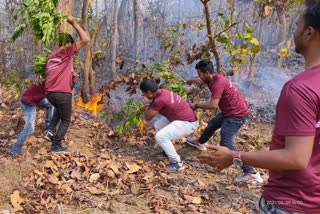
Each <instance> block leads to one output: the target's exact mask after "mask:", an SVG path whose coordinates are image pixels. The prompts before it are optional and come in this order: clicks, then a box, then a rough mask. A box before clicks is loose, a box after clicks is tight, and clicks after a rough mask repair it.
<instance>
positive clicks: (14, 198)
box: [10, 190, 27, 212]
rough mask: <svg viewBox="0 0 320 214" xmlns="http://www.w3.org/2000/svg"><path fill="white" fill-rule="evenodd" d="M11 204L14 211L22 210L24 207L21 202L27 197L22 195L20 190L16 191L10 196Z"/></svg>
mask: <svg viewBox="0 0 320 214" xmlns="http://www.w3.org/2000/svg"><path fill="white" fill-rule="evenodd" d="M10 200H11V204H12V206H13V210H12V211H13V212H18V211H22V210H23V207H22V206H21V204H22V203H23V202H25V201H26V200H27V198H26V197H23V198H22V197H20V192H19V191H18V190H16V191H14V192H13V193H12V195H11V196H10Z"/></svg>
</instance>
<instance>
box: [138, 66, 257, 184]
mask: <svg viewBox="0 0 320 214" xmlns="http://www.w3.org/2000/svg"><path fill="white" fill-rule="evenodd" d="M195 68H196V70H197V73H198V77H199V78H195V79H189V80H188V81H187V84H193V83H195V84H197V85H204V84H207V86H208V88H209V90H210V92H211V100H210V101H209V102H206V103H190V104H188V103H187V102H186V101H185V100H184V99H182V97H180V96H179V95H177V94H175V93H174V92H172V91H168V90H165V89H161V88H159V87H158V84H157V83H156V82H155V81H154V80H151V79H146V80H144V81H143V82H142V83H141V84H140V89H141V91H142V93H143V95H144V96H145V97H146V98H147V99H145V100H144V103H145V105H144V106H143V110H144V111H145V112H144V117H145V119H146V120H147V121H149V120H152V119H153V118H154V117H155V116H156V115H160V116H158V117H157V118H156V120H155V122H154V127H155V129H156V131H157V134H156V136H155V138H156V141H157V142H158V143H159V145H160V146H161V148H162V150H163V151H162V152H160V153H159V155H161V156H162V157H168V158H169V159H170V164H168V165H167V166H166V168H167V169H168V170H169V171H177V170H181V169H183V168H184V166H183V161H182V160H181V158H180V156H179V155H178V154H177V152H176V150H175V148H174V146H173V144H172V141H171V140H174V139H180V138H182V137H184V136H187V135H190V134H192V133H193V132H194V131H195V130H196V129H197V127H198V125H199V123H198V119H197V117H196V114H195V112H194V110H196V109H216V108H220V110H221V112H220V113H219V114H217V115H216V116H215V117H214V118H213V119H212V120H210V121H209V122H208V126H207V127H206V129H205V130H204V132H203V133H202V135H201V136H200V138H199V139H193V138H188V139H187V143H188V144H189V145H191V146H194V147H196V148H198V149H199V150H206V147H205V143H206V142H207V141H208V140H209V139H210V138H211V137H212V135H213V134H214V132H215V131H216V130H218V129H219V128H221V130H220V145H221V146H224V147H227V148H229V149H230V150H232V151H237V150H236V149H235V147H234V146H233V141H234V139H235V137H236V135H237V132H238V131H239V129H240V128H241V126H242V125H243V124H244V123H245V122H246V120H247V119H248V114H249V110H248V105H247V103H246V101H245V100H244V98H243V97H242V95H241V93H240V92H239V91H238V90H237V89H236V88H235V87H234V85H233V84H232V83H231V81H230V80H228V79H227V78H226V77H224V76H223V75H220V74H217V73H215V72H214V68H213V64H212V62H211V61H210V60H202V61H200V62H198V63H197V64H196V67H195ZM149 100H151V101H149ZM150 102H151V103H150ZM241 167H242V170H243V172H244V174H243V175H242V176H239V177H237V178H236V180H237V181H247V182H250V183H261V182H262V181H263V179H262V178H261V176H260V174H259V172H256V171H255V170H254V169H253V168H252V167H250V166H246V165H243V166H241Z"/></svg>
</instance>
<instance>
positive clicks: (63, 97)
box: [47, 92, 72, 146]
mask: <svg viewBox="0 0 320 214" xmlns="http://www.w3.org/2000/svg"><path fill="white" fill-rule="evenodd" d="M47 99H48V100H49V102H50V103H51V104H52V105H53V106H54V107H55V112H54V114H53V118H52V120H51V123H50V127H49V130H50V131H52V132H53V133H55V131H56V126H57V124H58V123H59V121H60V125H59V128H58V131H57V133H56V134H55V135H54V137H53V140H52V146H61V141H62V140H63V139H64V136H65V134H66V132H67V130H68V127H69V124H70V120H71V110H72V95H71V94H69V93H62V92H51V93H49V94H47Z"/></svg>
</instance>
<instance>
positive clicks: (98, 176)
mask: <svg viewBox="0 0 320 214" xmlns="http://www.w3.org/2000/svg"><path fill="white" fill-rule="evenodd" d="M99 178H100V174H99V173H94V174H92V175H91V176H90V178H89V182H90V183H93V182H96V181H97V180H98V179H99Z"/></svg>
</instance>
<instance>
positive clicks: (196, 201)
mask: <svg viewBox="0 0 320 214" xmlns="http://www.w3.org/2000/svg"><path fill="white" fill-rule="evenodd" d="M184 198H185V199H186V200H188V201H189V202H191V203H193V204H200V203H201V198H200V197H193V196H190V195H184Z"/></svg>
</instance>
